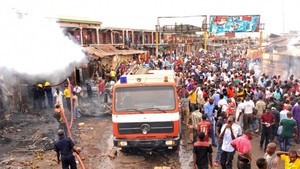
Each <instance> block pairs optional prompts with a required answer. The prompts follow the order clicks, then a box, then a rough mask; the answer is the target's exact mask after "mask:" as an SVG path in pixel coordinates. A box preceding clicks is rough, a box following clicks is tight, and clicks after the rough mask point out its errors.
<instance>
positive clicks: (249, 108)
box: [243, 96, 255, 131]
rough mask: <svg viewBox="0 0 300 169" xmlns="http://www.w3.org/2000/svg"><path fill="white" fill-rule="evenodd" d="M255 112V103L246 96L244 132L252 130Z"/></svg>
mask: <svg viewBox="0 0 300 169" xmlns="http://www.w3.org/2000/svg"><path fill="white" fill-rule="evenodd" d="M254 112H255V105H254V102H253V101H252V100H250V97H249V96H246V100H245V101H244V111H243V123H244V127H243V128H244V131H246V130H248V129H250V128H252V125H251V124H252V120H253V113H254Z"/></svg>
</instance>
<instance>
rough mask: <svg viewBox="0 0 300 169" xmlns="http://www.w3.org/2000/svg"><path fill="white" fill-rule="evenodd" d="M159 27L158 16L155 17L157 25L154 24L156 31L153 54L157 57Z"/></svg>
mask: <svg viewBox="0 0 300 169" xmlns="http://www.w3.org/2000/svg"><path fill="white" fill-rule="evenodd" d="M159 29H160V26H159V17H158V18H157V25H156V26H155V30H156V33H155V55H156V58H158V34H159Z"/></svg>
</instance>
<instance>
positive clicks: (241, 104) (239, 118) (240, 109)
mask: <svg viewBox="0 0 300 169" xmlns="http://www.w3.org/2000/svg"><path fill="white" fill-rule="evenodd" d="M237 103H238V105H237V108H236V117H237V119H236V123H237V124H238V125H239V126H241V127H243V126H244V123H243V116H242V113H243V110H244V102H242V101H241V99H240V98H237Z"/></svg>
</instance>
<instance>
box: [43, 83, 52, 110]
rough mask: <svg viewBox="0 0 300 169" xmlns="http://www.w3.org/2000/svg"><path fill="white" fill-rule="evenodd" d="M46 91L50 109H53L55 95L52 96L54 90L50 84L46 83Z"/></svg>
mask: <svg viewBox="0 0 300 169" xmlns="http://www.w3.org/2000/svg"><path fill="white" fill-rule="evenodd" d="M44 90H45V92H46V95H47V100H48V105H49V107H50V108H53V94H52V88H51V86H50V82H45V88H44Z"/></svg>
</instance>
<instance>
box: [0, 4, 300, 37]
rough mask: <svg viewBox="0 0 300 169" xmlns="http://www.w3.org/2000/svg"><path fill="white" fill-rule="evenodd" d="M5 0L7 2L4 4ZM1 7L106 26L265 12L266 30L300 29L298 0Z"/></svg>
mask: <svg viewBox="0 0 300 169" xmlns="http://www.w3.org/2000/svg"><path fill="white" fill-rule="evenodd" d="M2 3H3V4H2ZM0 5H1V7H8V8H16V9H19V10H23V11H25V12H27V13H29V14H36V15H40V16H45V15H46V16H54V15H61V16H75V17H85V18H90V19H93V20H99V21H101V22H102V24H103V26H104V27H122V28H137V29H138V28H141V29H153V30H154V29H155V25H156V24H157V18H158V17H164V16H194V15H261V23H265V32H268V33H270V32H272V33H280V32H283V31H285V32H287V31H289V30H300V19H299V18H298V17H299V16H300V10H299V5H300V1H297V0H251V1H246V0H227V1H225V0H207V1H204V0H147V1H144V0H82V1H79V0H1V2H0ZM201 20H202V18H200V17H194V18H185V19H179V18H176V19H160V20H159V22H160V25H161V26H162V25H169V24H175V23H178V24H180V23H184V24H195V25H197V24H199V25H200V24H201V22H202V21H201Z"/></svg>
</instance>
